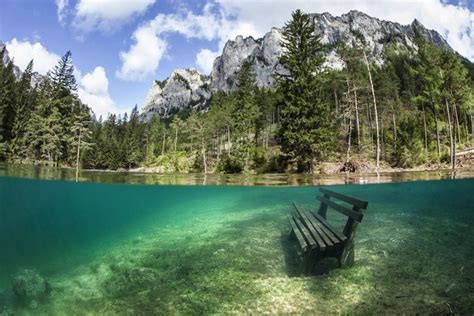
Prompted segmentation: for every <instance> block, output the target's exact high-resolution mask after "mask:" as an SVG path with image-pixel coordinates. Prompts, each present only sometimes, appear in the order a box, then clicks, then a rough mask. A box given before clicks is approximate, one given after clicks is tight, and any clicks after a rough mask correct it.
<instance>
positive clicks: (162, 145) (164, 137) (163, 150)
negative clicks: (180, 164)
mask: <svg viewBox="0 0 474 316" xmlns="http://www.w3.org/2000/svg"><path fill="white" fill-rule="evenodd" d="M165 143H166V132H163V143H162V144H161V155H162V156H163V155H164V154H165V145H166V144H165Z"/></svg>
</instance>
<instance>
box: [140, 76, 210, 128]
mask: <svg viewBox="0 0 474 316" xmlns="http://www.w3.org/2000/svg"><path fill="white" fill-rule="evenodd" d="M209 83H210V80H209V78H208V77H206V76H204V75H202V74H200V73H199V72H198V71H197V70H196V69H193V68H191V69H176V70H174V71H173V72H172V73H171V75H170V76H169V77H168V78H167V79H165V80H163V81H159V80H155V81H154V82H153V84H152V87H151V89H150V90H149V91H148V95H147V97H146V99H145V105H144V107H143V108H142V117H143V118H144V119H145V120H148V119H150V118H151V117H152V116H153V115H154V114H155V113H156V114H158V115H159V116H160V117H164V118H166V117H169V116H170V115H172V114H174V113H176V112H178V111H182V110H184V109H188V110H191V109H196V110H200V109H202V108H204V107H205V106H206V105H207V103H208V101H209V99H210V97H211V92H210V87H209Z"/></svg>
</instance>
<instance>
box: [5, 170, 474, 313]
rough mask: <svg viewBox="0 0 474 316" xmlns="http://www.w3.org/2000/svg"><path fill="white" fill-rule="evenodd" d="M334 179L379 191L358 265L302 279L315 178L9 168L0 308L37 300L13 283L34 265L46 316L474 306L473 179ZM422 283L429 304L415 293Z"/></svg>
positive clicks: (362, 231) (352, 188) (361, 234)
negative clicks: (122, 177)
mask: <svg viewBox="0 0 474 316" xmlns="http://www.w3.org/2000/svg"><path fill="white" fill-rule="evenodd" d="M331 189H332V190H336V191H338V192H343V193H346V194H348V195H352V196H356V197H359V198H361V199H366V200H368V201H369V208H368V210H367V211H366V216H365V218H364V221H363V222H362V223H361V225H360V226H359V231H358V235H357V238H356V266H354V267H353V268H350V269H344V270H342V269H332V270H331V271H330V272H329V273H328V274H326V275H323V276H318V277H314V278H303V277H298V276H297V275H294V270H295V269H294V267H293V266H292V264H293V263H292V262H293V261H292V260H293V259H292V258H294V257H295V256H296V255H295V254H292V252H291V251H290V250H291V243H290V242H289V241H288V240H287V238H286V229H287V224H286V214H287V213H288V212H289V210H290V208H289V205H290V202H291V201H293V200H295V201H298V202H299V203H300V204H301V205H303V206H304V207H310V208H315V207H316V201H315V194H316V192H317V187H313V186H305V187H242V186H147V185H125V184H120V185H118V184H96V183H74V182H65V181H46V180H29V179H20V178H10V177H0V208H1V211H0V249H2V253H1V265H0V285H1V286H0V293H1V292H3V294H0V312H1V311H2V309H1V308H2V306H6V307H4V308H7V309H8V310H10V311H19V312H25V311H28V310H29V309H30V307H28V306H23V305H21V304H19V303H18V302H15V300H14V297H13V295H12V293H11V290H10V282H11V281H10V280H11V279H12V277H13V276H14V275H15V273H17V272H18V271H20V270H22V269H25V268H27V269H33V270H35V271H37V272H38V273H39V274H41V275H42V276H44V277H45V278H47V279H48V280H49V282H50V283H51V287H52V289H53V291H52V292H51V294H50V296H49V298H48V300H46V301H44V302H41V303H40V304H39V306H38V307H35V308H37V309H35V311H38V312H39V313H45V314H61V313H66V314H67V313H74V312H79V311H81V312H89V313H92V314H102V313H103V312H104V311H107V312H109V313H124V312H125V311H131V313H133V314H139V313H142V314H143V313H145V314H146V313H147V312H150V311H151V312H153V313H154V312H165V313H166V312H170V313H172V312H183V313H218V312H232V311H233V312H249V310H248V309H250V311H257V312H258V311H260V312H263V311H267V312H278V311H280V312H301V311H304V310H305V308H309V310H311V311H314V312H321V313H324V312H327V310H325V308H329V307H331V306H332V308H333V309H331V311H340V312H344V311H346V312H348V311H358V312H362V313H363V312H364V311H367V310H366V308H370V310H372V311H374V310H377V308H381V310H383V306H385V305H384V304H389V305H390V304H392V307H393V308H399V310H402V311H405V312H408V313H411V312H423V311H424V312H434V313H436V312H440V313H443V312H446V311H447V310H446V306H447V305H446V304H450V305H449V306H451V308H454V311H458V312H460V313H463V312H468V311H469V310H471V311H472V309H471V308H472V298H473V297H472V296H473V294H472V288H473V286H474V283H473V282H474V281H473V278H472V275H474V264H473V261H474V258H473V252H472V249H473V248H472V245H473V242H474V237H473V234H472V227H473V226H472V225H473V224H474V214H473V212H472V210H473V209H472V205H474V194H472V193H473V192H474V180H472V179H465V180H444V181H425V182H407V183H391V184H380V185H364V186H361V185H338V186H332V187H331ZM332 216H333V215H330V216H329V219H330V220H331V219H332V218H333V219H334V220H335V221H336V223H338V218H337V216H333V217H332ZM339 221H341V219H339ZM292 271H293V272H292ZM315 282H316V283H315ZM453 283H454V285H451V284H453ZM318 284H319V285H318ZM338 286H341V287H340V288H339V287H338ZM374 286H375V287H374ZM450 286H451V289H449V291H447V292H446V289H447V288H449V287H450ZM335 287H338V288H337V289H336V288H335ZM296 289H299V290H296ZM323 289H324V291H323ZM469 289H471V290H469ZM295 291H297V292H298V294H296V293H295ZM143 293H145V294H143ZM225 293H227V294H225ZM229 293H230V294H229ZM328 293H333V294H334V295H333V296H334V297H333V298H331V296H328ZM420 293H423V294H420ZM413 295H415V296H416V295H418V296H417V299H418V300H419V301H418V304H415V305H413V304H409V303H407V302H408V301H410V297H412V296H413ZM175 297H181V298H182V299H179V300H176V299H175ZM183 297H185V299H183ZM338 297H339V300H338V299H337V298H338ZM342 297H345V302H344V303H341V302H340V300H341V299H342ZM395 297H398V298H395ZM320 299H324V300H325V301H326V303H325V305H324V306H322V305H321V304H320V303H318V300H320ZM92 302H94V304H92ZM469 302H470V303H469ZM104 306H108V309H106V310H104V309H103V308H104ZM125 306H126V307H125Z"/></svg>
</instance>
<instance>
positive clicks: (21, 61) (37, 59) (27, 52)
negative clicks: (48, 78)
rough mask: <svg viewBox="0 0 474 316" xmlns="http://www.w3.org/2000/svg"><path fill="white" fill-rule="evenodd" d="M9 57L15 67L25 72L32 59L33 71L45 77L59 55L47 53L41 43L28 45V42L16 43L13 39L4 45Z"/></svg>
mask: <svg viewBox="0 0 474 316" xmlns="http://www.w3.org/2000/svg"><path fill="white" fill-rule="evenodd" d="M6 46H7V50H8V53H9V55H10V57H12V58H14V61H15V65H17V66H18V67H20V69H21V70H25V68H26V66H28V63H29V62H30V61H31V60H32V59H33V70H34V71H37V72H38V73H40V74H42V75H45V74H46V73H47V72H48V71H49V70H51V69H52V68H53V67H54V66H55V65H56V64H57V62H58V59H59V58H60V57H59V55H56V54H55V53H52V52H49V51H48V50H47V49H46V48H45V47H44V46H43V45H41V43H39V42H36V43H30V42H29V41H18V40H17V39H16V38H13V39H12V40H11V41H9V42H7V43H6Z"/></svg>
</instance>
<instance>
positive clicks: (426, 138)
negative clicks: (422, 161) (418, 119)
mask: <svg viewBox="0 0 474 316" xmlns="http://www.w3.org/2000/svg"><path fill="white" fill-rule="evenodd" d="M421 109H422V111H423V131H424V133H425V152H428V132H427V130H426V113H425V105H424V103H421Z"/></svg>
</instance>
